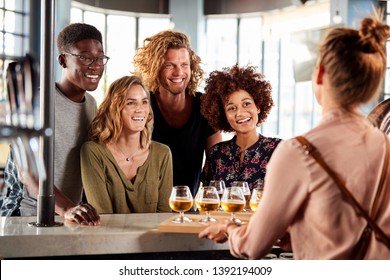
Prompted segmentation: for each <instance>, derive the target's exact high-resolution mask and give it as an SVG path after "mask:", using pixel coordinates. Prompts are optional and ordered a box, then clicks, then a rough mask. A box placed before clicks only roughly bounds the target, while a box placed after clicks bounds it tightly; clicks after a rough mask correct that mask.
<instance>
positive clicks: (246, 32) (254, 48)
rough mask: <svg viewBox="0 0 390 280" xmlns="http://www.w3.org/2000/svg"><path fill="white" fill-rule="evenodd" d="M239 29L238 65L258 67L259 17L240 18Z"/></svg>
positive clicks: (259, 63) (259, 54) (259, 52)
mask: <svg viewBox="0 0 390 280" xmlns="http://www.w3.org/2000/svg"><path fill="white" fill-rule="evenodd" d="M239 28H240V32H239V34H240V36H239V44H240V45H239V64H240V65H242V66H243V65H247V64H251V65H255V66H260V65H261V60H262V47H261V41H262V40H261V17H260V16H259V17H253V18H242V19H241V20H240V27H239ZM259 69H260V68H259Z"/></svg>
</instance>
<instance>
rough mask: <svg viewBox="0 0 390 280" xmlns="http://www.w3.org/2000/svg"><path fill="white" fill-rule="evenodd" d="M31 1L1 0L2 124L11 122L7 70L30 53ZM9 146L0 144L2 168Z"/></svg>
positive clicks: (0, 85)
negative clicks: (16, 60) (29, 23)
mask: <svg viewBox="0 0 390 280" xmlns="http://www.w3.org/2000/svg"><path fill="white" fill-rule="evenodd" d="M29 4H30V1H27V0H0V124H6V123H8V122H9V117H8V116H7V113H8V97H7V89H6V80H5V77H6V70H7V67H8V64H9V63H10V62H11V61H13V60H15V59H17V58H19V57H22V56H24V55H25V54H26V53H27V52H28V50H29V49H28V47H29V45H28V30H29V29H28V20H29V16H28V12H29V10H30V7H29ZM7 150H8V145H7V144H5V143H1V144H0V151H1V153H0V155H1V156H0V167H2V166H4V165H5V161H6V156H7V154H8V152H7Z"/></svg>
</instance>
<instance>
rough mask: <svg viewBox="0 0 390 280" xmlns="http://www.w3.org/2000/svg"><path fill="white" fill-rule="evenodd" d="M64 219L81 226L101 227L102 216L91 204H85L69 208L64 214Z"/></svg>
mask: <svg viewBox="0 0 390 280" xmlns="http://www.w3.org/2000/svg"><path fill="white" fill-rule="evenodd" d="M64 218H65V220H67V221H71V222H76V223H78V224H81V225H87V226H88V225H89V226H98V225H100V216H99V214H98V213H97V211H96V209H95V208H93V206H92V205H91V204H89V203H83V204H79V205H77V206H75V207H72V208H69V209H68V210H67V211H66V212H65V213H64Z"/></svg>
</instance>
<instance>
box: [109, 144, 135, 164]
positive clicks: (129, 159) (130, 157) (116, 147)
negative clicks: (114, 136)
mask: <svg viewBox="0 0 390 280" xmlns="http://www.w3.org/2000/svg"><path fill="white" fill-rule="evenodd" d="M118 149H119V148H118V146H117V145H115V150H116V151H117V152H118ZM140 150H141V149H140V147H139V146H138V148H137V150H136V151H135V152H134V153H133V154H132V155H129V156H126V154H125V153H124V152H122V150H121V149H119V151H120V153H121V154H122V155H123V156H124V157H125V160H126V161H127V162H129V161H133V158H134V156H135V155H136V154H137V153H138V152H139V151H140Z"/></svg>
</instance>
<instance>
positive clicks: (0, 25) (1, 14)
mask: <svg viewBox="0 0 390 280" xmlns="http://www.w3.org/2000/svg"><path fill="white" fill-rule="evenodd" d="M0 30H4V10H1V11H0Z"/></svg>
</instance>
